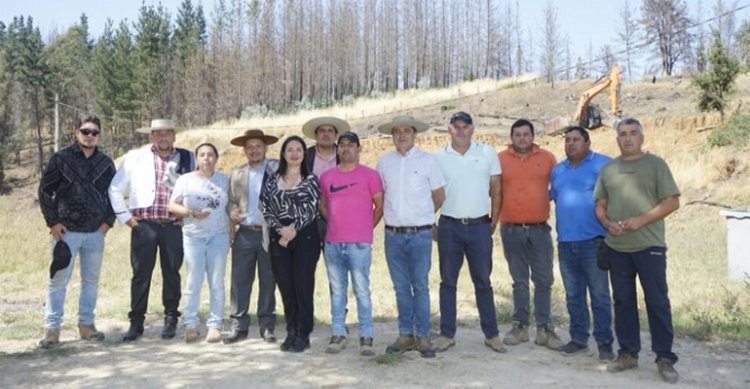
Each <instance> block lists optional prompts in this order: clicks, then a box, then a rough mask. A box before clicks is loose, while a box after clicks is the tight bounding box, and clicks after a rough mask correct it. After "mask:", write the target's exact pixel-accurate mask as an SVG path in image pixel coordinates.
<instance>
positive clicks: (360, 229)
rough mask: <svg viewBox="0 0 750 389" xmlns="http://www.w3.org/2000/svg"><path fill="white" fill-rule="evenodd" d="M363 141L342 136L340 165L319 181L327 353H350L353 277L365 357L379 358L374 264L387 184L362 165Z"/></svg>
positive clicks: (356, 137) (360, 342)
mask: <svg viewBox="0 0 750 389" xmlns="http://www.w3.org/2000/svg"><path fill="white" fill-rule="evenodd" d="M360 152H361V146H360V143H359V136H357V134H355V133H353V132H345V133H343V134H341V136H340V137H339V145H338V154H339V158H340V159H341V164H339V166H337V167H336V168H332V169H329V170H327V171H326V172H325V173H323V175H322V176H321V177H320V187H321V190H322V192H323V196H322V198H321V206H320V209H321V214H322V215H323V217H325V218H326V219H327V220H328V231H327V232H326V237H325V241H326V243H325V253H326V255H325V261H326V269H327V271H328V280H329V283H330V286H331V316H332V318H331V331H332V336H331V341H330V344H329V345H328V348H327V349H326V352H327V353H330V354H335V353H338V352H341V350H343V349H344V348H346V344H347V340H346V335H347V331H346V324H345V319H346V296H347V289H348V279H349V274H350V273H351V278H352V289H353V291H354V296H355V297H356V299H357V316H358V319H359V346H360V354H361V355H365V356H369V355H374V353H375V352H374V350H373V348H372V338H373V325H372V301H371V299H370V265H371V263H372V248H371V245H372V235H373V231H372V230H373V228H375V226H377V225H378V223H379V222H380V219H381V218H382V217H383V183H382V182H381V180H380V176H379V175H378V172H377V171H375V170H374V169H371V168H369V167H367V166H364V165H361V164H360V163H359V155H360Z"/></svg>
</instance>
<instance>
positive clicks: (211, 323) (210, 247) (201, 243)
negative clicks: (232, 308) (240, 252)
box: [182, 232, 229, 329]
mask: <svg viewBox="0 0 750 389" xmlns="http://www.w3.org/2000/svg"><path fill="white" fill-rule="evenodd" d="M182 244H183V247H184V251H185V265H186V267H187V275H186V276H185V278H186V282H185V291H184V292H183V294H182V295H183V297H184V298H185V307H184V308H183V310H184V316H183V319H182V323H183V324H184V325H185V327H192V328H195V327H197V326H198V306H199V305H200V298H201V286H202V284H203V277H204V276H206V278H208V289H209V296H210V300H209V301H210V302H209V308H208V318H207V319H206V326H207V327H208V328H216V329H221V327H222V323H223V320H224V298H225V291H224V274H225V273H226V269H227V253H228V252H229V233H228V232H222V233H219V234H216V235H213V236H210V237H207V238H195V237H190V236H187V235H185V236H183V237H182Z"/></svg>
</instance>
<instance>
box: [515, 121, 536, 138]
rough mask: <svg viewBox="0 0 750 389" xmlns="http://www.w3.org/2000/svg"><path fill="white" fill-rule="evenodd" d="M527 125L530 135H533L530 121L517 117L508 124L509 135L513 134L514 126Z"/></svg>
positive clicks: (532, 126)
mask: <svg viewBox="0 0 750 389" xmlns="http://www.w3.org/2000/svg"><path fill="white" fill-rule="evenodd" d="M524 126H528V127H529V128H530V129H531V135H534V125H533V124H531V122H530V121H529V120H528V119H518V120H516V121H515V122H513V125H511V126H510V136H513V132H514V131H515V129H516V128H519V127H524Z"/></svg>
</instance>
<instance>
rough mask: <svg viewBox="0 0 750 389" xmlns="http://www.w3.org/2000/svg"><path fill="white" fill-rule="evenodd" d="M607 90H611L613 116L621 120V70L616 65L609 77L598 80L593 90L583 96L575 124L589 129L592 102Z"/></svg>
mask: <svg viewBox="0 0 750 389" xmlns="http://www.w3.org/2000/svg"><path fill="white" fill-rule="evenodd" d="M607 88H609V99H610V106H611V109H612V116H614V117H615V118H616V119H619V118H620V115H621V111H620V68H619V67H618V66H617V65H614V66H612V70H611V71H610V74H609V75H608V76H603V77H601V78H600V79H598V80H596V81H595V82H594V85H593V86H592V87H591V88H589V89H588V90H586V91H585V92H583V93H582V94H581V98H580V99H579V100H578V107H577V108H576V112H575V115H574V116H573V123H576V124H578V125H581V126H583V127H589V125H588V122H589V120H588V119H589V108H590V107H591V101H593V100H594V97H596V96H597V95H598V94H599V93H601V92H603V91H604V90H605V89H607Z"/></svg>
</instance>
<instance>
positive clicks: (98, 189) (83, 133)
mask: <svg viewBox="0 0 750 389" xmlns="http://www.w3.org/2000/svg"><path fill="white" fill-rule="evenodd" d="M100 133H101V123H100V121H99V118H98V117H96V116H93V115H88V116H84V117H82V118H81V119H80V120H79V121H78V126H77V127H76V130H75V142H74V143H73V144H72V145H71V146H69V147H66V148H64V149H62V150H60V151H58V152H57V153H55V154H54V155H53V156H52V158H51V159H50V161H49V163H48V164H47V168H46V169H45V171H44V174H43V176H42V180H41V182H40V184H39V204H40V206H41V209H42V214H43V215H44V219H45V221H46V223H47V226H48V227H49V229H50V235H52V240H53V241H52V244H53V245H55V244H57V242H58V241H63V242H65V243H66V244H67V246H68V247H69V248H70V253H71V255H72V257H71V259H75V258H76V255H77V256H78V258H79V260H80V262H81V264H80V267H81V270H80V271H81V293H80V299H79V305H78V332H79V334H80V337H81V339H84V340H103V339H104V334H103V333H101V332H99V331H97V329H96V326H95V325H94V309H95V308H96V297H97V288H98V284H99V271H100V270H101V266H102V256H103V253H104V236H105V235H106V233H107V231H108V230H109V229H110V228H111V227H112V224H113V223H114V221H115V214H114V212H113V211H112V206H111V204H110V201H109V196H108V195H107V189H108V188H109V184H110V181H112V177H113V176H114V175H115V165H114V162H112V158H110V157H109V156H107V155H105V154H104V153H102V152H101V151H99V149H98V147H97V143H98V141H99V134H100ZM72 274H73V261H72V260H71V261H70V264H69V265H68V266H67V267H65V268H63V269H61V270H58V271H56V272H55V273H54V274H53V275H52V276H51V278H50V280H49V285H48V287H47V303H46V308H45V325H44V327H45V334H44V338H43V339H42V340H40V341H39V346H40V347H43V348H46V347H49V346H51V345H53V344H56V343H59V341H60V325H61V324H62V319H63V308H64V305H65V292H66V287H67V285H68V281H70V277H71V275H72Z"/></svg>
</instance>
